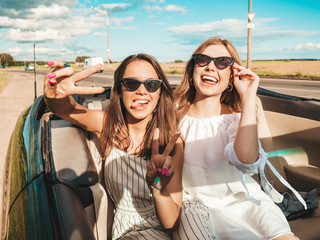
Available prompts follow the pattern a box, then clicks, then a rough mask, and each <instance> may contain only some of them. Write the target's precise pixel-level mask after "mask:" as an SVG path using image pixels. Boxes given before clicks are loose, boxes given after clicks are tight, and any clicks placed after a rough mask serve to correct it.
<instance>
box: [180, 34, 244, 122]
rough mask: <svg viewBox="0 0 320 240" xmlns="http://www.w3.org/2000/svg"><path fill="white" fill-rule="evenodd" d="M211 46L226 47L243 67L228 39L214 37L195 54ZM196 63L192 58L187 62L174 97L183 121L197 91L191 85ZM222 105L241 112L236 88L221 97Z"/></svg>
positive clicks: (201, 45)
mask: <svg viewBox="0 0 320 240" xmlns="http://www.w3.org/2000/svg"><path fill="white" fill-rule="evenodd" d="M211 45H224V46H225V47H226V48H227V50H228V52H229V53H230V56H231V57H232V58H234V59H235V62H236V63H238V64H239V65H241V58H240V56H239V54H238V52H237V50H236V48H235V47H234V46H233V45H232V43H231V42H230V41H228V40H226V39H221V38H220V37H212V38H209V39H208V40H206V41H204V42H203V43H201V44H200V46H199V47H198V48H197V49H196V50H195V51H194V52H193V54H195V53H202V52H203V51H204V50H205V49H206V48H207V47H209V46H211ZM194 65H195V62H194V60H193V58H192V57H191V58H190V59H189V61H188V62H187V65H186V69H185V73H184V77H183V80H182V82H181V83H180V85H179V86H178V87H177V88H176V90H175V91H174V97H175V99H176V100H177V103H178V118H179V120H181V119H182V118H183V116H184V115H185V114H186V113H187V112H188V110H189V108H190V105H191V104H192V103H193V101H194V98H195V95H196V89H195V87H194V86H193V85H192V84H191V81H192V76H193V70H194ZM231 78H233V74H231V76H230V81H231V80H232V81H231V82H233V79H231ZM221 103H224V104H226V105H228V106H230V108H231V109H232V110H233V111H235V112H240V111H241V102H240V96H239V94H238V92H237V90H236V88H235V87H234V88H233V89H232V90H231V91H230V92H229V91H227V90H225V91H224V92H223V93H222V95H221Z"/></svg>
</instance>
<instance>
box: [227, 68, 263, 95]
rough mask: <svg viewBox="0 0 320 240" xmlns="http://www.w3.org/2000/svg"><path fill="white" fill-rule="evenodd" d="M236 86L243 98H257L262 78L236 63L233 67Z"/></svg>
mask: <svg viewBox="0 0 320 240" xmlns="http://www.w3.org/2000/svg"><path fill="white" fill-rule="evenodd" d="M232 68H233V74H234V86H235V87H236V89H237V91H238V93H239V95H240V97H241V98H243V97H245V96H253V95H254V96H255V95H256V93H257V89H258V86H259V81H260V78H259V76H258V75H257V74H255V73H254V72H252V71H251V70H250V69H246V68H245V67H243V66H240V65H239V64H237V63H235V64H234V65H233V66H232Z"/></svg>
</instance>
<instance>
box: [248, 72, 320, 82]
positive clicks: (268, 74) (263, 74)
mask: <svg viewBox="0 0 320 240" xmlns="http://www.w3.org/2000/svg"><path fill="white" fill-rule="evenodd" d="M254 72H255V73H256V74H257V75H258V76H260V77H280V78H302V79H311V80H315V79H317V80H319V79H320V75H319V74H303V73H300V72H297V73H286V74H284V73H277V72H271V71H259V70H254Z"/></svg>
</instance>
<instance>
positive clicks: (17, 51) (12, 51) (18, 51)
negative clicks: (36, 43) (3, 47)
mask: <svg viewBox="0 0 320 240" xmlns="http://www.w3.org/2000/svg"><path fill="white" fill-rule="evenodd" d="M8 52H9V53H10V54H11V55H12V56H16V55H19V54H21V53H23V50H22V49H21V48H19V47H15V48H8Z"/></svg>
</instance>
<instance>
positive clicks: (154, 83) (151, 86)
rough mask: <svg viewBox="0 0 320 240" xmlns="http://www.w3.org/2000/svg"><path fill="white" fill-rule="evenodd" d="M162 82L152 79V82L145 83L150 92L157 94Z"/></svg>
mask: <svg viewBox="0 0 320 240" xmlns="http://www.w3.org/2000/svg"><path fill="white" fill-rule="evenodd" d="M161 83H162V82H161V81H160V80H156V79H152V80H147V81H145V82H144V86H145V87H146V89H147V90H148V91H149V92H155V91H157V90H158V89H159V88H160V87H161Z"/></svg>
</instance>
